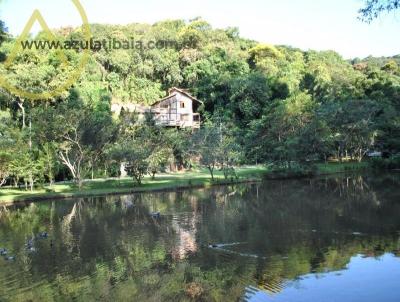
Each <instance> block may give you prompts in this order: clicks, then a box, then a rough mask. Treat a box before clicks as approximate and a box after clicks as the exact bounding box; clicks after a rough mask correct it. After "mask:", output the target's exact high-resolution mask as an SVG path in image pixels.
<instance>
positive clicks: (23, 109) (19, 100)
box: [17, 98, 26, 129]
mask: <svg viewBox="0 0 400 302" xmlns="http://www.w3.org/2000/svg"><path fill="white" fill-rule="evenodd" d="M17 105H18V107H19V108H20V109H21V113H22V129H24V128H25V127H26V122H25V107H24V101H23V100H21V99H19V98H18V99H17Z"/></svg>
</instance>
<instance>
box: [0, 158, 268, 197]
mask: <svg viewBox="0 0 400 302" xmlns="http://www.w3.org/2000/svg"><path fill="white" fill-rule="evenodd" d="M266 172H267V169H266V168H265V167H264V166H261V165H259V166H245V167H240V168H238V169H237V175H238V176H239V179H238V180H234V181H233V182H234V183H239V182H247V181H258V180H261V178H262V176H263V174H264V173H266ZM214 177H215V181H214V182H212V181H211V179H210V174H209V173H208V170H199V171H193V172H182V173H170V174H161V175H156V178H155V179H154V180H152V179H150V177H146V178H145V179H144V180H143V184H142V185H141V186H136V185H135V183H134V182H133V180H132V178H122V179H95V180H89V181H86V182H84V184H83V187H82V188H81V190H79V188H78V187H77V186H76V185H75V183H73V182H66V183H57V184H54V185H53V186H52V187H49V186H44V187H43V188H38V189H35V190H34V191H33V192H30V191H26V190H24V189H15V188H3V189H0V203H3V204H7V203H12V202H15V201H31V200H44V199H52V198H54V199H57V198H69V197H84V196H99V195H107V194H123V193H135V192H148V191H158V190H174V189H181V188H190V187H209V186H213V185H221V184H230V183H232V181H231V180H225V179H224V176H223V174H222V172H220V171H216V172H215V175H214Z"/></svg>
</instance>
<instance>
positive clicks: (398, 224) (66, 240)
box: [0, 174, 400, 302]
mask: <svg viewBox="0 0 400 302" xmlns="http://www.w3.org/2000/svg"><path fill="white" fill-rule="evenodd" d="M155 212H159V213H160V217H158V215H153V216H152V215H151V213H155ZM0 215H1V217H0V248H3V249H6V251H7V255H3V256H0V301H71V300H73V301H351V302H355V301H363V302H365V301H386V302H388V301H389V302H390V301H400V291H399V285H400V258H399V256H400V174H388V175H358V174H357V175H336V176H330V177H326V178H318V179H312V180H308V179H302V180H285V181H265V182H262V183H255V184H246V185H236V186H225V187H214V188H212V189H196V190H188V191H181V192H173V193H171V192H169V193H145V194H136V195H129V196H117V197H116V196H113V197H99V198H84V199H73V200H67V201H49V202H38V203H31V204H25V205H18V206H14V207H12V208H8V209H3V210H2V211H1V214H0ZM1 252H3V254H5V252H4V250H0V253H1ZM9 257H11V258H9ZM12 257H15V258H12Z"/></svg>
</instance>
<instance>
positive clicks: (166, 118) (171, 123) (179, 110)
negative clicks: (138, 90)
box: [112, 88, 202, 128]
mask: <svg viewBox="0 0 400 302" xmlns="http://www.w3.org/2000/svg"><path fill="white" fill-rule="evenodd" d="M201 104H202V102H201V101H199V100H197V99H196V98H195V97H193V96H192V95H190V94H189V92H187V91H186V90H183V89H178V88H171V89H170V90H169V95H168V96H167V97H165V98H163V99H161V100H159V101H157V102H156V103H154V104H153V105H151V106H149V107H146V106H142V105H135V104H124V105H120V104H113V105H112V111H113V112H114V113H117V114H119V113H120V112H121V110H122V108H123V109H124V110H127V111H129V112H136V113H137V114H138V115H139V116H141V117H143V116H144V114H146V113H151V114H152V115H153V116H154V119H155V121H156V124H157V125H161V126H164V127H177V128H200V115H199V113H197V110H198V108H199V107H200V105H201Z"/></svg>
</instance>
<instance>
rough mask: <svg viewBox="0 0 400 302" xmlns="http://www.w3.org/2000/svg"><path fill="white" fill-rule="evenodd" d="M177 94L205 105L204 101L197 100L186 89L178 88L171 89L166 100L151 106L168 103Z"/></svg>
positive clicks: (163, 99)
mask: <svg viewBox="0 0 400 302" xmlns="http://www.w3.org/2000/svg"><path fill="white" fill-rule="evenodd" d="M177 92H179V93H181V94H183V95H185V96H187V97H188V98H190V99H191V100H192V101H195V102H198V103H200V104H204V103H203V102H202V101H200V100H198V99H196V98H195V97H194V96H192V95H191V94H190V93H189V92H188V91H186V90H185V89H180V88H176V87H172V88H171V89H169V91H168V93H169V95H168V96H166V97H165V98H162V99H161V100H158V101H157V102H155V103H154V104H153V105H151V106H155V105H158V104H159V103H161V102H163V101H166V100H168V99H170V98H172V97H174V96H176V94H177Z"/></svg>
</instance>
